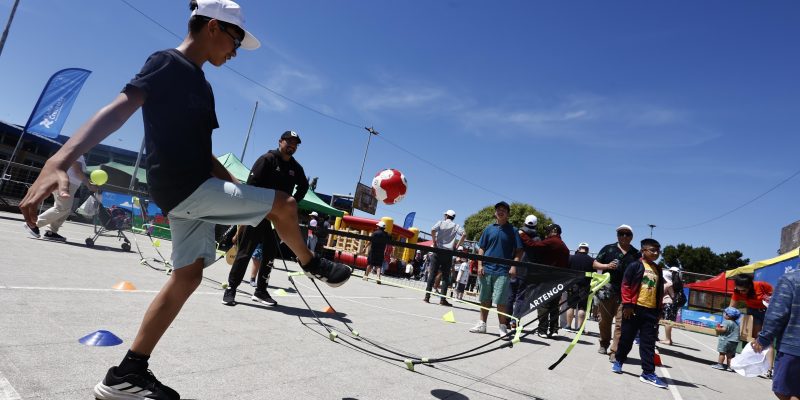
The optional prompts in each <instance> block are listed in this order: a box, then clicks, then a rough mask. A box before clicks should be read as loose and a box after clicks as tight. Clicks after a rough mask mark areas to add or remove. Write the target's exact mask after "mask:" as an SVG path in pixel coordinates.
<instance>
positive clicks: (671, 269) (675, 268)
mask: <svg viewBox="0 0 800 400" xmlns="http://www.w3.org/2000/svg"><path fill="white" fill-rule="evenodd" d="M669 270H670V271H673V272H680V271H681V269H680V268H678V267H676V266H674V265H673V266H671V267H669Z"/></svg>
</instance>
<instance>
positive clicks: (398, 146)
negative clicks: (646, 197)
mask: <svg viewBox="0 0 800 400" xmlns="http://www.w3.org/2000/svg"><path fill="white" fill-rule="evenodd" d="M120 1H121V2H122V3H124V4H125V5H127V6H128V7H130V8H131V9H133V10H134V11H136V12H137V13H139V14H141V15H142V16H143V17H145V18H146V19H148V20H149V21H151V22H152V23H154V24H156V25H158V26H159V27H160V28H161V29H163V30H164V31H166V32H168V33H169V34H171V35H172V36H175V37H176V38H178V39H181V37H180V36H179V35H177V34H176V33H175V32H172V31H171V30H169V28H167V27H165V26H164V25H162V24H161V23H159V22H158V21H156V20H155V19H153V18H152V17H150V16H149V15H147V14H146V13H144V12H143V11H141V10H139V9H138V8H136V7H135V6H133V5H132V4H131V3H129V2H128V1H127V0H120ZM224 67H225V68H227V69H228V70H229V71H231V72H233V73H234V74H236V75H238V76H240V77H242V78H243V79H245V80H246V81H248V82H250V83H252V84H254V85H256V86H258V87H260V88H262V89H264V90H266V91H268V92H269V93H272V94H273V95H275V96H278V97H280V98H281V99H283V100H286V101H288V102H290V103H292V104H294V105H296V106H298V107H301V108H303V109H306V110H308V111H311V112H313V113H315V114H318V115H320V116H322V117H325V118H328V119H330V120H333V121H336V122H338V123H340V124H342V125H345V126H349V127H351V128H356V129H359V130H361V129H366V127H364V126H361V125H360V124H356V123H353V122H350V121H346V120H344V119H341V118H339V117H336V116H334V115H331V114H328V113H325V112H323V111H320V110H318V109H316V108H314V107H311V106H308V105H305V104H303V103H301V102H299V101H297V100H294V99H292V98H291V97H288V96H286V95H284V94H282V93H280V92H278V91H276V90H274V89H272V88H269V87H267V86H266V85H264V84H262V83H261V82H258V81H256V80H255V79H253V78H250V77H249V76H247V75H245V74H243V73H241V72H239V71H238V70H236V69H234V68H232V67H230V66H228V65H225V66H224ZM376 136H377V137H378V138H380V139H381V140H383V141H385V142H386V143H388V144H389V145H391V146H393V147H395V148H396V149H398V150H400V151H402V152H404V153H406V154H408V155H410V156H412V157H414V158H416V159H417V160H420V161H422V162H423V163H425V164H428V165H430V166H431V167H433V168H435V169H437V170H439V171H441V172H443V173H445V174H447V175H450V176H451V177H453V178H455V179H458V180H459V181H461V182H464V183H466V184H468V185H470V186H473V187H475V188H478V189H480V190H483V191H484V192H486V193H489V194H493V195H495V196H499V197H500V198H507V199H509V200H511V201H512V202H518V203H524V202H522V201H519V200H517V199H514V198H512V197H510V196H506V195H504V194H502V193H499V192H496V191H494V190H492V189H489V188H487V187H485V186H482V185H479V184H478V183H476V182H475V181H473V180H469V179H467V178H464V177H461V176H460V175H458V174H456V173H454V172H452V171H450V170H448V169H446V168H444V167H441V166H439V165H437V164H435V163H433V162H432V161H430V160H429V159H427V158H424V157H421V156H419V155H417V154H416V153H414V152H412V151H410V150H408V149H406V148H405V147H403V146H401V145H399V144H397V143H395V142H393V141H392V140H390V139H388V138H386V136H385V135H376ZM797 175H800V170H798V171H797V172H795V173H793V174H792V175H791V176H789V177H788V178H786V179H784V180H782V181H781V182H779V183H778V184H777V185H775V186H773V187H772V188H770V189H769V190H767V191H766V192H764V193H761V194H759V195H758V196H756V197H754V198H753V199H751V200H749V201H747V202H745V203H744V204H742V205H740V206H738V207H735V208H733V209H732V210H730V211H727V212H725V213H722V214H720V215H718V216H716V217H714V218H711V219H708V220H705V221H703V222H699V223H696V224H692V225H686V226H680V227H664V228H663V229H666V230H684V229H690V228H696V227H698V226H701V225H705V224H708V223H711V222H714V221H716V220H718V219H721V218H723V217H725V216H728V215H730V214H732V213H734V212H736V211H738V210H740V209H742V208H744V207H745V206H747V205H749V204H751V203H753V202H755V201H756V200H758V199H760V198H762V197H764V196H766V195H767V194H768V193H770V192H772V191H773V190H775V189H777V188H779V187H780V186H782V185H783V184H785V183H786V182H788V181H790V180H791V179H792V178H794V177H795V176H797ZM538 209H539V210H540V211H543V212H547V213H549V214H553V215H557V216H561V217H564V218H569V219H574V220H577V221H583V222H588V223H592V224H596V225H605V226H616V224H612V223H609V222H602V221H595V220H592V219H588V218H583V217H578V216H574V215H570V214H564V213H560V212H556V211H553V210H549V209H544V208H538Z"/></svg>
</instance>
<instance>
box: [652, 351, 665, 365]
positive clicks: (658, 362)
mask: <svg viewBox="0 0 800 400" xmlns="http://www.w3.org/2000/svg"><path fill="white" fill-rule="evenodd" d="M653 364H655V365H656V367H662V366H664V364H661V356H660V355H659V354H658V353H655V356H653Z"/></svg>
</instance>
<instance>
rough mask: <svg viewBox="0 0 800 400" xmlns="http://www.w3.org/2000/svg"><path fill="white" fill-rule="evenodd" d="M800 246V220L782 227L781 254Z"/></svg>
mask: <svg viewBox="0 0 800 400" xmlns="http://www.w3.org/2000/svg"><path fill="white" fill-rule="evenodd" d="M798 247H800V221H797V222H795V223H793V224H790V225H786V226H784V227H783V229H781V248H780V254H784V253H788V252H789V251H791V250H794V249H796V248H798Z"/></svg>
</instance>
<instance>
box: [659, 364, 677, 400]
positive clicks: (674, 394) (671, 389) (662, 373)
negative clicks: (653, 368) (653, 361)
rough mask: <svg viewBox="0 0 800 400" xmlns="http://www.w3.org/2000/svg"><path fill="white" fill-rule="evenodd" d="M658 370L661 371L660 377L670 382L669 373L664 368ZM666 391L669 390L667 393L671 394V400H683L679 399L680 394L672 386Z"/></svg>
mask: <svg viewBox="0 0 800 400" xmlns="http://www.w3.org/2000/svg"><path fill="white" fill-rule="evenodd" d="M658 369H659V371H661V375H662V376H663V377H665V378H667V380H668V381H669V382H672V376H670V374H669V371H667V369H666V368H664V367H658ZM668 389H669V392H670V393H672V398H673V399H675V400H683V397H681V393H680V392H678V388H677V387H676V386H675V385H674V384H670V385H669V387H668Z"/></svg>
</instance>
